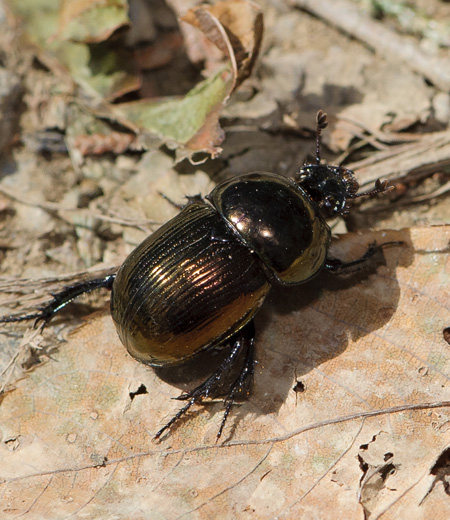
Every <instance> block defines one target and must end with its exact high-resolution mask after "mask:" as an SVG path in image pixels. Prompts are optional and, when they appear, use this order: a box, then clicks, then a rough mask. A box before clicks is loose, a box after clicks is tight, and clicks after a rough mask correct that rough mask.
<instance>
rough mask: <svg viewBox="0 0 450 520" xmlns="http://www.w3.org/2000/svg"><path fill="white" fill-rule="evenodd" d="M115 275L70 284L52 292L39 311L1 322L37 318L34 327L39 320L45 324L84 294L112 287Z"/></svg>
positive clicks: (1, 320) (7, 317) (6, 317)
mask: <svg viewBox="0 0 450 520" xmlns="http://www.w3.org/2000/svg"><path fill="white" fill-rule="evenodd" d="M115 276H116V275H115V274H111V275H108V276H105V277H104V278H94V279H92V280H86V281H83V282H78V283H75V284H73V285H68V286H66V287H64V289H62V290H61V291H60V292H57V293H52V296H53V299H52V300H51V301H50V303H48V304H47V305H44V306H43V307H41V308H39V311H38V312H35V313H33V314H25V315H22V316H20V315H18V316H5V317H4V318H0V323H14V322H19V321H30V320H35V323H34V327H36V326H37V324H38V323H39V322H43V323H44V326H45V325H46V324H47V323H48V322H49V321H50V320H51V319H52V318H53V316H54V315H55V314H56V313H57V312H59V311H60V310H61V309H63V308H64V307H65V306H66V305H67V304H68V303H70V302H71V301H73V300H75V299H76V298H78V297H79V296H81V295H82V294H87V293H90V292H92V291H95V290H96V289H100V288H106V289H111V287H112V284H113V282H114V278H115Z"/></svg>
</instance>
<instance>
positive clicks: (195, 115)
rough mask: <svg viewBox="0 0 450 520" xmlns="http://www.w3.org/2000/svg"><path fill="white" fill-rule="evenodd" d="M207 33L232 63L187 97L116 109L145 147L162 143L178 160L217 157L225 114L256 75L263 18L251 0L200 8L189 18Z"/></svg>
mask: <svg viewBox="0 0 450 520" xmlns="http://www.w3.org/2000/svg"><path fill="white" fill-rule="evenodd" d="M183 20H184V21H185V22H188V23H190V24H192V25H194V26H195V27H197V28H198V29H200V30H201V31H202V33H203V34H204V35H205V36H206V37H207V38H208V40H209V41H210V42H212V43H213V44H214V46H215V47H217V48H218V49H219V50H220V51H221V52H222V53H223V54H224V56H225V57H226V58H227V60H228V64H227V65H226V66H225V67H223V66H222V67H221V70H219V72H215V73H214V74H213V75H211V77H209V78H208V79H206V80H205V81H203V82H202V83H200V84H199V85H197V86H196V87H194V89H192V90H191V91H190V92H189V93H188V94H187V95H186V96H185V97H184V98H181V99H170V100H161V101H157V102H155V101H147V100H142V101H137V102H132V103H126V104H125V103H124V104H121V105H119V106H116V107H115V113H116V116H117V114H120V120H121V123H122V124H125V125H127V126H128V127H129V126H130V123H132V124H133V126H134V125H136V126H137V127H138V128H139V129H140V132H139V137H138V141H139V142H140V144H142V145H143V146H145V147H154V146H155V138H156V142H158V141H159V144H162V143H164V144H167V145H168V146H170V147H171V148H175V149H177V156H178V159H180V160H181V159H183V158H185V157H189V158H191V159H192V155H193V154H194V153H196V152H206V153H208V154H210V155H211V156H212V157H215V156H216V155H217V154H218V153H219V152H220V151H221V149H220V148H219V146H220V144H221V143H222V141H223V139H224V134H223V131H222V129H221V128H220V125H219V116H220V113H221V111H222V110H223V107H224V106H225V103H226V102H227V100H228V98H229V97H230V95H231V93H232V92H233V90H234V89H235V88H237V86H239V85H240V83H242V81H244V79H246V78H247V77H248V76H249V74H250V73H251V71H252V69H253V66H254V64H255V61H256V58H257V56H258V53H259V49H260V46H261V40H262V34H263V17H262V12H261V10H260V8H259V7H258V6H257V5H256V4H254V3H253V2H250V1H248V0H231V1H224V2H219V3H218V4H215V5H214V6H207V5H204V6H199V7H196V8H193V9H191V10H190V11H188V13H187V14H186V15H185V16H184V17H183Z"/></svg>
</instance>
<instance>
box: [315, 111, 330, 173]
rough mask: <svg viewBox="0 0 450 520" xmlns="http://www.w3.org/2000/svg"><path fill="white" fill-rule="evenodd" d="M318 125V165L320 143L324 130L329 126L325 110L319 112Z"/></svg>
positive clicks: (317, 162)
mask: <svg viewBox="0 0 450 520" xmlns="http://www.w3.org/2000/svg"><path fill="white" fill-rule="evenodd" d="M316 123H317V126H316V164H320V141H321V136H322V130H324V129H325V128H326V127H327V126H328V119H327V114H326V113H325V112H324V111H323V110H319V111H318V112H317V115H316Z"/></svg>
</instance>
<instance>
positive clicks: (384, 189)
mask: <svg viewBox="0 0 450 520" xmlns="http://www.w3.org/2000/svg"><path fill="white" fill-rule="evenodd" d="M393 189H394V186H388V181H381V180H380V179H377V180H376V181H375V187H374V188H373V189H371V190H367V191H361V192H360V193H353V194H349V195H348V197H349V198H350V199H357V198H359V197H370V196H371V195H378V194H379V193H389V192H390V191H392V190H393Z"/></svg>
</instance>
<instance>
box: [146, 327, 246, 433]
mask: <svg viewBox="0 0 450 520" xmlns="http://www.w3.org/2000/svg"><path fill="white" fill-rule="evenodd" d="M234 339H235V341H234V345H233V349H232V351H231V353H230V354H229V355H228V356H227V357H226V358H225V359H224V361H223V362H222V363H221V365H220V366H219V368H218V369H217V370H216V371H215V372H214V374H212V375H211V376H210V377H209V378H208V379H206V381H204V382H203V383H201V384H200V385H199V386H197V387H196V388H194V389H193V390H191V391H190V392H187V393H185V394H182V395H180V396H178V397H176V399H178V400H182V401H188V402H187V403H186V405H185V406H183V408H181V409H180V410H178V412H177V413H176V415H174V416H173V417H172V419H170V421H169V422H168V423H167V424H165V425H164V426H163V427H162V428H161V429H160V430H159V431H158V432H157V433H156V435H155V437H154V438H155V439H159V438H160V437H161V435H162V434H163V433H164V432H165V431H166V430H169V429H170V428H171V426H173V425H174V424H175V423H176V422H177V421H178V419H180V418H181V417H182V416H183V415H184V414H185V413H186V412H187V411H188V410H189V409H190V408H191V406H192V405H193V404H195V403H197V402H199V401H201V400H203V399H205V398H207V397H210V395H211V393H213V392H214V390H215V387H216V385H217V384H220V382H221V381H222V377H223V375H224V372H226V371H228V370H229V369H230V368H231V367H233V365H234V362H235V361H236V359H237V358H238V356H239V354H240V353H241V352H242V351H243V349H245V359H244V363H243V365H242V368H241V370H240V372H239V376H238V377H237V379H236V380H235V381H234V383H233V384H232V385H231V386H230V389H229V391H228V394H227V396H226V398H225V400H224V404H225V412H224V414H223V417H222V421H221V424H220V428H219V431H218V433H217V437H216V442H217V441H218V440H219V439H220V437H221V435H222V432H223V429H224V427H225V423H226V421H227V418H228V415H229V413H230V410H231V408H232V406H233V404H234V397H235V395H236V394H237V393H238V392H240V391H241V390H242V389H243V388H244V385H245V384H246V382H247V381H249V380H251V378H252V376H253V371H254V355H253V352H254V344H255V327H254V324H253V321H250V322H249V323H248V324H247V325H246V326H245V327H244V328H243V329H241V330H240V331H239V332H238V333H237V334H236V335H235V336H234Z"/></svg>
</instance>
